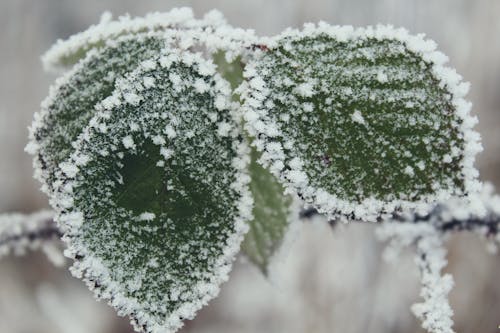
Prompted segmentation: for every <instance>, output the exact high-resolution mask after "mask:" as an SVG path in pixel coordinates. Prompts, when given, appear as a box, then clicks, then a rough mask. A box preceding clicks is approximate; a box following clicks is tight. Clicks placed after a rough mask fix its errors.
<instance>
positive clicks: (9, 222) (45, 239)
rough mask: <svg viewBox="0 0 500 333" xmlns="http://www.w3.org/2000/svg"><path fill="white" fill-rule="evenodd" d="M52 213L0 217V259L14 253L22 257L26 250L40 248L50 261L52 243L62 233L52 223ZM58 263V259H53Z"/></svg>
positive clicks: (52, 250) (12, 214)
mask: <svg viewBox="0 0 500 333" xmlns="http://www.w3.org/2000/svg"><path fill="white" fill-rule="evenodd" d="M53 215H54V213H53V212H52V211H40V212H36V213H33V214H28V215H26V214H19V213H10V214H3V215H0V258H1V257H3V256H5V255H8V254H9V253H11V252H12V253H14V254H15V255H22V254H24V253H25V252H26V251H27V250H35V249H39V248H42V249H43V250H44V251H45V252H46V253H47V254H48V255H49V257H51V259H53V258H55V257H56V256H51V255H50V254H53V252H54V249H53V247H52V245H53V244H52V243H53V242H54V241H55V240H58V239H60V238H61V237H62V232H61V231H60V230H59V228H58V227H57V226H56V224H55V223H54V221H53ZM55 260H56V261H57V263H60V261H61V260H60V259H59V258H57V259H55Z"/></svg>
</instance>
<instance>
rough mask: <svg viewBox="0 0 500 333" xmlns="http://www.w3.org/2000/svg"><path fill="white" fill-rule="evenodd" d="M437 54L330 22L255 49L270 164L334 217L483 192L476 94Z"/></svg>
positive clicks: (247, 112) (253, 124) (247, 105)
mask: <svg viewBox="0 0 500 333" xmlns="http://www.w3.org/2000/svg"><path fill="white" fill-rule="evenodd" d="M434 48H435V44H434V43H433V42H432V41H427V40H424V39H423V36H421V35H418V36H411V35H409V34H408V32H407V31H406V30H402V29H394V28H392V27H390V26H377V27H376V28H372V27H368V28H359V29H354V28H352V27H333V26H329V25H327V24H324V23H320V24H319V26H314V25H307V26H306V27H305V28H304V30H303V31H295V30H287V31H285V32H284V33H283V34H282V35H280V36H278V37H276V38H275V39H273V40H271V41H269V42H268V43H267V44H266V45H264V46H263V47H261V48H259V49H257V50H256V52H255V53H256V54H255V57H254V58H253V59H252V60H251V61H250V62H249V63H248V65H247V66H246V69H245V79H246V82H245V83H244V84H243V85H242V87H241V88H240V90H241V91H242V93H243V95H242V97H243V99H244V117H245V119H246V121H247V124H246V128H247V130H248V131H249V132H250V134H251V135H252V136H254V137H256V138H257V140H255V146H256V147H257V148H258V149H259V150H263V154H262V160H263V162H264V165H265V166H272V165H273V164H276V163H281V164H283V168H281V169H280V170H279V172H277V173H276V174H277V176H279V177H280V179H281V180H282V181H283V182H284V184H285V186H286V188H287V189H289V190H292V191H295V192H297V193H298V194H299V195H300V196H302V197H303V198H304V199H305V200H306V202H307V203H309V204H312V205H314V206H315V207H316V208H317V209H318V210H319V211H320V212H322V213H326V214H327V215H329V217H330V218H335V217H336V216H338V215H343V216H348V217H351V218H355V219H361V220H369V221H373V220H376V219H377V218H378V217H380V215H383V216H387V215H389V214H390V213H391V212H393V211H395V210H399V209H407V208H412V207H416V206H423V205H425V204H427V203H432V202H435V201H436V200H438V199H443V198H448V197H450V196H452V195H463V194H466V193H468V192H473V191H476V190H477V189H478V187H479V186H478V182H477V180H476V177H477V171H476V170H475V169H474V167H473V162H474V158H475V154H476V153H477V152H478V151H480V150H481V145H480V143H479V135H478V134H477V133H476V132H474V131H473V130H472V127H473V126H474V124H475V123H476V119H475V118H473V117H471V116H470V115H469V110H470V104H469V103H467V102H465V101H464V100H463V98H462V97H463V96H464V94H465V93H466V91H467V87H468V86H467V84H464V83H461V82H460V80H461V77H460V76H459V75H458V74H456V73H455V72H454V71H453V70H451V69H449V68H445V67H443V63H444V60H445V59H444V58H445V57H443V55H442V54H441V53H439V52H437V51H435V50H434ZM445 156H446V158H445ZM292 162H293V163H292ZM422 163H424V165H425V168H422Z"/></svg>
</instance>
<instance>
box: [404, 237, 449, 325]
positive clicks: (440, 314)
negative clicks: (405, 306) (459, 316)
mask: <svg viewBox="0 0 500 333" xmlns="http://www.w3.org/2000/svg"><path fill="white" fill-rule="evenodd" d="M416 246H417V254H416V257H415V262H416V264H417V266H418V268H419V270H420V275H421V283H422V289H421V291H420V296H421V297H422V298H423V299H424V301H423V302H421V303H417V304H414V305H413V306H412V308H411V309H412V311H413V313H414V314H415V316H416V317H417V318H419V319H420V320H421V321H422V327H423V328H424V329H426V330H427V331H428V332H430V333H453V332H454V331H453V329H452V326H453V320H452V319H451V317H452V316H453V310H452V309H451V306H450V303H449V301H448V293H449V292H450V290H451V289H452V288H453V277H452V276H451V275H450V274H444V275H441V270H442V269H443V268H444V267H445V266H446V264H447V260H446V249H445V248H444V247H443V241H442V233H440V232H439V231H435V232H432V233H425V234H424V235H422V236H421V237H419V238H418V240H417V242H416Z"/></svg>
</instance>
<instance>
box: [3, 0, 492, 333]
mask: <svg viewBox="0 0 500 333" xmlns="http://www.w3.org/2000/svg"><path fill="white" fill-rule="evenodd" d="M179 6H191V7H193V8H194V11H195V13H196V14H197V16H201V15H203V13H205V12H206V11H208V10H210V9H213V8H217V9H219V10H220V11H222V12H223V13H224V15H225V16H226V17H227V19H228V21H229V22H230V23H231V24H233V25H236V26H241V27H243V28H253V29H255V30H256V32H257V33H258V34H260V35H272V34H276V33H279V32H280V31H282V30H283V29H284V28H286V27H288V26H294V27H300V26H301V25H302V24H303V23H304V22H317V21H319V20H324V21H327V22H329V23H332V24H351V25H355V26H360V25H369V24H376V23H390V24H394V25H395V26H404V27H406V28H408V29H409V30H410V31H411V32H412V33H418V32H425V33H426V34H427V36H428V37H430V38H432V39H434V40H435V41H436V42H437V43H438V44H439V47H440V50H441V51H443V52H444V53H445V54H447V55H448V56H449V57H450V63H451V66H453V67H455V68H456V69H457V71H458V72H459V73H460V74H462V75H463V76H464V77H465V79H466V80H467V81H470V82H471V83H472V89H471V92H470V93H469V99H470V100H471V101H472V102H473V104H474V113H475V114H476V115H478V116H479V119H480V123H479V126H478V127H477V128H478V130H479V131H480V132H481V134H482V137H483V145H484V148H485V151H484V152H483V153H482V154H481V155H480V156H479V159H478V161H477V166H478V168H479V169H480V172H481V177H482V179H483V180H488V181H491V182H493V183H494V184H496V185H497V186H500V172H499V167H500V19H499V18H500V1H498V0H476V1H471V0H440V1H436V0H404V1H403V0H349V1H348V0H247V1H240V0H231V1H229V0H226V1H224V0H199V1H196V0H193V1H170V0H156V1H151V0H142V1H137V0H110V1H102V0H86V1H81V0H74V1H66V0H39V1H31V0H1V1H0V212H8V211H21V212H31V211H35V210H38V209H40V208H45V207H47V206H48V203H47V199H46V198H45V196H44V195H42V194H41V193H40V192H39V190H38V187H39V184H38V183H37V182H36V181H35V180H33V178H32V169H31V158H30V157H29V156H28V155H27V154H26V153H24V151H23V148H24V146H25V144H26V142H27V133H28V132H27V126H28V125H29V124H30V123H31V118H32V114H33V112H35V111H37V110H38V108H39V104H40V101H41V100H42V99H43V98H44V97H45V96H46V95H47V94H48V88H49V85H50V84H51V83H52V82H53V80H54V79H55V77H54V76H51V75H49V74H46V73H44V72H43V71H42V66H41V63H40V60H39V59H40V55H41V54H42V53H43V52H44V51H46V50H47V49H48V48H49V47H50V45H51V44H52V43H54V42H55V41H56V40H57V39H58V38H67V37H68V36H70V35H71V34H73V33H76V32H79V31H82V30H84V29H86V28H87V27H88V26H89V25H90V24H93V23H96V22H97V21H98V20H99V17H100V15H101V13H102V12H103V11H104V10H110V11H111V12H112V13H113V14H114V15H115V16H118V15H121V14H125V13H130V14H132V15H143V14H145V13H147V12H149V11H167V10H169V9H170V8H172V7H179ZM373 231H374V226H373V225H367V224H365V225H360V224H356V225H349V226H341V227H338V228H335V229H334V230H332V229H331V228H329V227H328V224H327V223H324V221H318V220H315V221H304V223H303V224H302V225H301V226H300V230H299V232H298V233H297V234H296V235H295V241H294V242H293V243H292V244H291V245H290V248H289V249H288V250H287V251H286V252H287V255H286V256H284V257H283V258H281V259H280V260H279V262H277V263H276V265H275V269H274V274H273V275H272V276H271V277H270V278H266V277H264V276H263V275H262V274H260V272H259V271H258V270H257V269H256V268H254V267H253V266H250V265H249V264H248V263H246V262H245V260H244V259H243V258H240V259H238V261H237V262H236V264H235V269H234V271H233V272H232V274H231V279H230V280H229V282H228V283H226V284H225V285H223V287H222V291H221V295H220V296H219V297H218V298H217V299H215V300H214V301H212V302H211V303H210V306H208V307H206V308H205V309H203V310H202V311H201V312H200V313H199V315H198V316H197V317H196V319H195V320H193V321H190V322H187V323H186V327H185V328H184V329H183V332H190V333H195V332H207V333H208V332H213V333H216V332H217V333H225V332H262V333H267V332H269V333H280V332H290V333H295V332H297V333H299V332H300V333H302V332H308V333H309V332H310V333H316V332H318V333H320V332H321V333H322V332H333V333H362V332H363V333H364V332H370V333H392V332H394V333H406V332H408V333H410V332H422V330H421V329H420V328H419V323H418V322H417V320H416V319H415V318H414V317H413V315H412V314H411V312H410V310H409V307H410V305H411V304H412V303H414V302H416V301H418V300H419V296H418V292H419V285H418V272H417V270H416V268H415V266H414V264H413V261H412V260H413V259H412V257H411V253H410V252H408V253H406V254H405V255H403V256H402V258H401V260H400V261H398V262H396V263H392V264H388V263H385V262H384V261H383V260H382V259H381V254H380V253H381V250H382V249H383V245H382V244H380V243H378V242H377V241H376V239H375V236H374V234H373ZM447 245H448V249H449V256H448V257H449V262H450V264H449V266H448V268H447V271H448V272H450V273H452V274H453V275H454V278H455V282H456V286H455V288H454V289H453V291H452V292H451V303H452V307H453V308H454V310H455V317H454V319H455V329H456V331H458V332H467V333H469V332H478V333H495V332H496V333H498V332H499V328H498V325H499V324H500V255H498V254H497V255H491V254H488V253H487V251H486V249H485V248H486V247H485V244H484V242H482V241H481V240H479V239H477V238H476V237H475V236H474V235H454V236H453V237H451V239H450V241H449V242H448V244H447ZM45 332H47V333H48V332H50V333H127V332H132V329H131V327H130V326H129V324H128V320H127V319H126V318H119V317H117V316H116V315H115V313H114V311H113V310H112V309H111V308H110V307H109V306H107V305H106V304H104V303H103V302H99V303H98V302H96V301H95V300H94V299H93V297H92V295H91V293H90V292H89V291H88V290H87V289H86V287H85V286H84V285H83V283H81V282H80V281H78V280H76V279H75V278H73V277H71V275H70V274H69V272H68V271H67V270H65V269H60V268H59V269H58V268H55V267H53V266H52V265H51V264H50V263H49V261H48V260H47V259H46V258H45V257H44V255H43V254H40V253H32V254H29V255H27V256H25V257H20V258H4V259H2V261H1V262H0V333H45Z"/></svg>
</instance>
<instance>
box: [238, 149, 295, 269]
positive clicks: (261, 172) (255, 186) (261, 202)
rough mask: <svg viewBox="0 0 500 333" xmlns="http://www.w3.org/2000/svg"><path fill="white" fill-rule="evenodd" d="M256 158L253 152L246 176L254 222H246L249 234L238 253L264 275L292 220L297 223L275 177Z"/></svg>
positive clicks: (288, 199) (256, 155) (290, 203)
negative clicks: (248, 176)
mask: <svg viewBox="0 0 500 333" xmlns="http://www.w3.org/2000/svg"><path fill="white" fill-rule="evenodd" d="M259 155H260V154H259V153H258V152H257V151H256V150H255V149H252V153H251V163H250V167H249V172H250V177H251V181H250V190H251V192H252V195H253V198H254V208H253V216H254V218H253V220H252V221H250V222H249V226H250V230H249V232H248V233H247V234H246V235H245V240H244V241H243V243H242V245H241V249H242V251H243V253H244V254H245V255H246V256H247V257H248V258H249V259H250V260H251V262H252V263H254V264H255V265H256V266H257V267H259V269H260V270H261V271H262V272H263V273H264V274H266V275H267V274H268V268H269V264H270V260H271V259H272V257H273V255H275V253H276V251H277V250H278V249H279V248H280V246H281V245H282V242H283V239H284V237H285V234H286V232H287V231H288V229H289V227H290V224H291V223H292V219H298V217H299V212H298V209H294V205H293V198H292V197H291V196H290V195H287V194H284V188H283V186H282V185H281V184H280V183H279V182H278V180H277V179H276V177H275V176H274V175H272V174H271V173H270V172H269V171H268V170H267V169H265V168H263V167H262V166H261V165H260V164H259V163H257V159H258V157H259Z"/></svg>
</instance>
